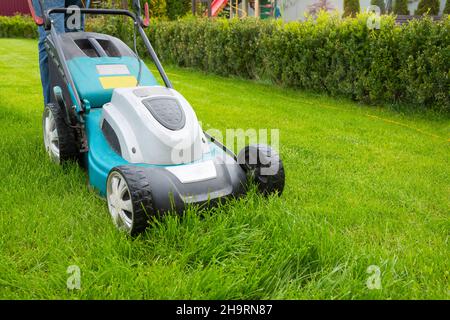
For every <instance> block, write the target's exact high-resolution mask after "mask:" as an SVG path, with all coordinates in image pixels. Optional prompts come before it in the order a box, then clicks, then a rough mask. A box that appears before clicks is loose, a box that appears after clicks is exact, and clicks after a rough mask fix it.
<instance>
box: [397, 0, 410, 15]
mask: <svg viewBox="0 0 450 320" xmlns="http://www.w3.org/2000/svg"><path fill="white" fill-rule="evenodd" d="M394 13H395V14H401V15H409V9H408V0H395V3H394Z"/></svg>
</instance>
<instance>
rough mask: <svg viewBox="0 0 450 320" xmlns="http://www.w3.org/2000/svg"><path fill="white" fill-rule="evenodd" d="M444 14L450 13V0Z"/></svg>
mask: <svg viewBox="0 0 450 320" xmlns="http://www.w3.org/2000/svg"><path fill="white" fill-rule="evenodd" d="M444 14H450V0H447V2H446V4H445V8H444Z"/></svg>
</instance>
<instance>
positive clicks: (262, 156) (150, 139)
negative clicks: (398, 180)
mask: <svg viewBox="0 0 450 320" xmlns="http://www.w3.org/2000/svg"><path fill="white" fill-rule="evenodd" d="M29 3H30V4H31V1H29ZM40 5H41V6H42V1H41V2H40ZM133 8H134V10H133V12H132V11H129V10H119V9H88V8H82V9H78V10H80V14H83V15H88V14H91V15H122V16H126V17H129V18H131V19H132V20H133V25H134V38H133V40H134V44H136V37H137V34H139V35H140V36H141V38H142V40H143V43H144V45H145V47H146V49H147V50H148V53H149V55H150V57H151V58H152V60H153V63H154V65H155V66H156V69H157V70H158V72H159V74H160V76H161V78H162V81H163V82H164V86H161V85H160V84H158V81H157V80H156V78H155V77H154V75H153V74H152V72H151V71H150V69H149V68H148V67H147V66H146V65H145V64H144V62H143V60H142V59H141V58H140V57H139V54H138V52H137V50H136V45H135V46H134V47H135V48H134V50H132V49H130V47H128V46H127V45H126V44H125V43H124V42H123V41H122V40H120V39H118V38H116V37H112V36H109V35H105V34H99V33H92V32H84V31H81V30H79V31H77V32H70V33H64V34H57V32H56V31H55V28H54V25H53V21H52V18H51V17H52V14H68V13H71V12H73V11H72V9H69V8H53V9H49V10H46V11H44V10H42V12H43V14H42V17H39V16H37V15H36V13H35V11H34V9H33V7H32V5H30V10H31V12H32V16H33V18H34V20H35V22H36V23H37V24H38V25H40V26H43V27H44V28H45V30H46V31H47V38H46V41H45V47H46V51H47V53H48V60H49V72H50V83H51V88H52V97H51V101H50V103H48V104H47V105H46V106H45V109H44V112H43V119H42V124H43V138H44V145H45V148H46V151H47V152H48V154H49V155H50V158H51V159H52V160H53V161H54V162H56V163H58V164H63V163H65V162H67V161H71V160H77V161H79V162H80V163H82V164H83V165H84V166H85V167H86V168H87V172H88V176H89V184H90V185H91V186H92V187H94V189H96V190H97V191H98V193H99V194H100V195H101V196H102V197H105V198H106V200H107V203H108V209H109V212H110V214H111V216H112V219H113V222H114V223H115V225H116V226H117V227H118V228H119V229H120V230H123V231H125V232H127V233H129V234H131V235H137V234H139V233H140V232H142V231H143V230H145V228H146V227H147V226H148V224H149V221H150V220H151V218H152V217H159V216H162V215H164V214H165V213H167V212H170V211H173V212H177V213H182V212H183V211H184V210H185V209H186V207H187V206H189V205H199V206H200V207H209V206H213V205H215V204H217V203H218V202H220V200H221V199H225V198H228V197H239V196H241V195H244V194H245V193H246V191H247V188H248V187H247V186H248V185H249V181H250V180H251V181H254V183H255V184H256V186H257V189H258V190H260V191H261V192H262V193H263V194H265V195H267V194H272V193H275V194H281V193H282V191H283V188H284V180H285V175H284V168H283V164H282V161H281V160H280V157H279V155H278V154H277V153H276V152H275V151H274V150H272V149H271V148H270V147H269V146H267V145H249V146H246V147H245V148H243V150H242V151H241V152H240V153H239V154H238V156H236V155H235V154H234V153H233V152H232V151H230V150H229V149H228V148H226V147H225V146H224V145H223V144H222V143H220V142H219V141H217V140H216V139H215V138H214V137H212V136H211V135H209V134H207V133H206V132H204V131H203V130H202V128H201V126H200V124H199V122H198V120H197V116H196V114H195V112H194V110H193V109H192V107H191V106H190V104H189V102H188V101H187V100H186V99H185V98H184V97H183V96H182V95H181V94H180V93H179V92H177V91H176V90H175V89H174V88H173V86H172V84H171V82H170V80H169V78H168V77H167V75H166V73H165V71H164V69H163V67H162V65H161V63H160V61H159V59H158V57H157V55H156V53H155V51H154V49H153V47H152V45H151V43H150V41H149V39H148V37H147V35H146V34H145V32H144V28H146V27H148V26H149V10H148V4H145V7H144V9H145V12H144V13H145V17H144V18H142V16H141V5H140V2H139V1H135V2H134V4H133Z"/></svg>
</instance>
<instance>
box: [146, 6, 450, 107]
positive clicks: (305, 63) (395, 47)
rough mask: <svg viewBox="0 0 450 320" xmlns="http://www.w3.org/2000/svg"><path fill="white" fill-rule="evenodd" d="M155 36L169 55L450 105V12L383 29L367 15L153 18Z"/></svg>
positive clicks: (235, 71)
mask: <svg viewBox="0 0 450 320" xmlns="http://www.w3.org/2000/svg"><path fill="white" fill-rule="evenodd" d="M149 36H150V37H151V40H152V43H153V45H154V47H155V50H156V51H157V53H158V54H159V55H160V57H161V59H162V60H163V61H165V62H169V63H174V64H177V65H179V66H186V67H194V68H198V69H201V70H204V71H207V72H214V73H217V74H221V75H238V76H241V77H245V78H250V79H270V80H272V81H273V82H275V83H278V84H281V85H285V86H291V87H296V88H303V89H309V90H314V91H321V92H327V93H329V94H331V95H336V96H337V95H339V96H346V97H350V98H352V99H354V100H357V101H362V102H366V103H407V104H412V105H416V106H418V107H419V108H434V109H440V110H446V111H450V95H449V93H448V88H449V86H450V71H449V70H450V65H449V64H450V51H449V48H450V18H447V19H443V20H442V21H440V22H433V21H432V20H430V19H429V18H425V19H423V20H415V21H412V22H410V23H407V24H404V25H402V26H396V25H395V18H394V17H393V16H383V17H382V20H381V29H380V30H369V29H368V28H367V15H365V14H361V15H358V16H357V17H356V18H347V19H339V17H337V16H332V15H326V14H321V15H319V17H318V18H317V20H316V21H313V20H309V21H306V22H303V23H298V22H292V23H288V24H282V23H281V22H279V21H261V20H257V19H245V20H221V19H217V20H208V19H188V20H180V21H177V22H169V21H165V22H154V23H153V24H152V26H151V28H150V31H149Z"/></svg>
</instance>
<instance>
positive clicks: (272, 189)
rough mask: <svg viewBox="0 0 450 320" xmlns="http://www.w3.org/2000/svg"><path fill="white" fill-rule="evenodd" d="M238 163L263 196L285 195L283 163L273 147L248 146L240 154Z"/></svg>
mask: <svg viewBox="0 0 450 320" xmlns="http://www.w3.org/2000/svg"><path fill="white" fill-rule="evenodd" d="M238 163H239V165H240V166H241V167H242V168H243V169H244V171H245V172H246V173H247V175H248V176H249V177H250V178H251V179H253V181H254V182H255V183H256V185H257V186H258V190H259V191H260V192H261V193H262V194H264V195H269V194H272V193H277V194H278V195H281V194H282V193H283V190H284V181H285V174H284V167H283V162H282V161H281V159H280V156H279V155H278V153H277V152H275V151H274V150H273V149H272V148H271V147H269V146H266V145H249V146H246V147H245V148H244V149H242V150H241V152H239V155H238Z"/></svg>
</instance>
